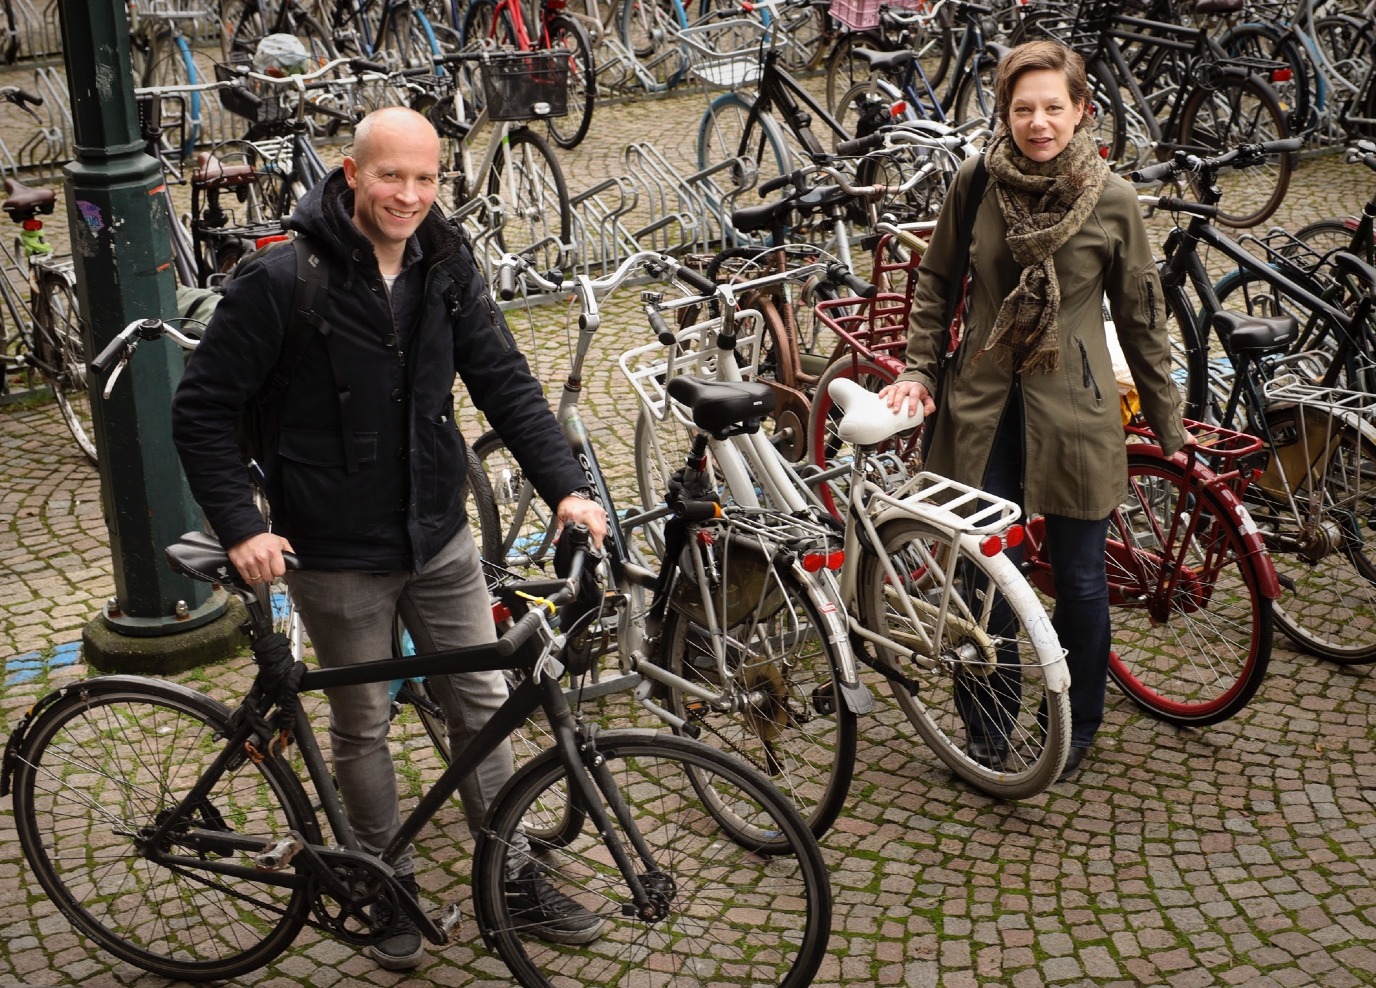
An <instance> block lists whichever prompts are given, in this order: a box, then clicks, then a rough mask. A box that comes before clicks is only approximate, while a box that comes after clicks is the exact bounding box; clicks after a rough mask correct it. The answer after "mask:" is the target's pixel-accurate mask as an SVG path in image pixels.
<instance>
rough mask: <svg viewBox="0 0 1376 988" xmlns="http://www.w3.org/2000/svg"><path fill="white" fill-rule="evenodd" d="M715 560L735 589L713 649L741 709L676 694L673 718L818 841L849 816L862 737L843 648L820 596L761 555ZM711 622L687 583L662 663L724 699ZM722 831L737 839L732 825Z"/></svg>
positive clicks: (729, 554)
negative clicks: (778, 801)
mask: <svg viewBox="0 0 1376 988" xmlns="http://www.w3.org/2000/svg"><path fill="white" fill-rule="evenodd" d="M717 550H718V553H719V555H717V557H716V559H717V560H718V562H719V568H720V571H719V572H717V571H712V572H713V573H714V576H716V577H719V578H720V579H721V581H722V585H723V586H729V587H731V588H732V590H731V599H730V600H728V601H727V603H726V605H725V613H722V610H723V609H722V607H721V606H717V607H716V611H717V618H718V623H719V624H720V626H721V630H722V631H723V632H724V634H725V638H724V639H723V638H718V639H717V640H718V641H724V642H725V647H726V649H727V652H728V654H727V656H726V662H727V669H728V674H729V675H731V676H732V677H733V680H732V681H733V683H734V684H735V686H734V688H732V689H727V690H726V692H727V693H728V694H734V697H735V698H736V699H739V700H742V701H743V704H742V709H737V710H734V711H732V712H723V711H720V710H717V709H714V707H713V706H712V704H711V703H710V702H709V701H705V700H700V699H697V698H695V697H690V696H688V695H686V694H685V693H684V692H683V691H681V690H678V689H673V690H671V692H670V695H669V708H670V709H671V710H672V711H673V713H674V714H675V715H677V716H678V717H680V718H682V719H683V720H684V721H686V722H687V723H688V724H689V725H691V727H692V729H693V730H694V731H696V732H698V733H694V734H693V735H692V736H693V737H696V738H697V739H698V740H700V741H702V742H704V743H706V744H709V745H710V746H711V747H714V748H717V749H719V750H721V751H722V752H723V753H725V754H727V755H731V756H733V757H735V758H739V759H742V760H743V761H745V762H746V763H748V764H749V765H750V766H751V767H753V768H754V769H755V770H756V771H759V772H762V773H764V774H765V775H767V776H768V777H769V778H770V780H771V781H772V782H773V783H774V784H775V785H776V786H778V787H779V789H780V791H782V792H783V793H784V795H785V796H786V797H787V798H788V799H789V800H790V801H791V802H792V803H793V805H794V806H796V807H797V808H798V810H799V812H800V813H802V815H803V818H804V819H805V820H806V821H807V825H808V827H809V828H810V829H811V830H812V832H813V834H815V835H816V836H817V837H819V838H820V837H821V836H822V835H823V834H825V833H826V832H827V829H828V828H830V826H831V825H832V823H833V822H835V820H836V817H837V815H838V814H839V813H840V812H841V810H842V809H843V808H844V806H845V802H846V797H847V795H848V794H849V792H850V782H851V778H852V776H853V774H854V771H855V747H856V735H857V726H856V716H855V713H854V711H852V710H851V709H850V708H849V707H848V706H847V705H846V701H845V698H844V697H843V696H842V694H841V687H840V681H841V675H840V661H841V660H840V658H838V656H837V654H836V650H837V648H838V645H837V644H836V643H835V642H833V641H832V640H830V639H829V638H828V624H827V623H825V620H824V617H823V615H822V612H821V607H820V606H819V602H818V601H819V598H818V597H817V596H815V594H820V593H821V592H820V591H812V590H809V588H808V587H807V586H806V585H805V584H804V583H803V581H802V579H801V578H800V577H799V576H798V574H797V572H796V571H794V570H793V569H791V568H786V567H785V565H783V564H781V563H780V562H779V561H777V560H775V561H771V560H766V559H765V558H764V557H763V555H762V554H760V553H759V551H758V549H753V548H745V547H743V546H740V545H729V544H728V545H723V544H722V543H720V542H719V543H718V545H717ZM709 565H710V563H709ZM685 576H686V574H685ZM770 583H772V584H773V586H772V587H771V586H770ZM757 590H758V592H757ZM741 598H744V600H745V601H749V602H751V603H754V602H758V603H757V604H756V606H753V607H752V606H751V603H738V601H739V600H740V599H741ZM824 599H825V600H826V601H827V603H828V604H830V598H824ZM713 603H714V604H716V605H720V603H721V601H720V600H717V601H714V602H713ZM733 609H735V610H739V611H740V612H741V613H739V614H737V613H735V610H733ZM693 612H704V613H701V614H699V615H698V616H696V617H695V616H694V613H693ZM705 618H706V614H705V604H704V602H703V601H702V600H701V598H700V596H699V595H698V593H697V589H696V587H692V586H690V585H689V584H688V583H687V582H685V581H684V580H682V579H681V580H680V583H679V586H677V587H676V588H675V589H674V591H673V597H672V598H671V601H670V604H669V608H668V611H667V613H666V614H665V616H664V630H663V638H662V641H663V649H664V651H663V662H664V666H665V668H666V669H667V670H668V671H669V672H670V673H671V674H673V675H675V676H678V677H679V678H681V679H685V680H687V681H688V682H690V683H696V684H697V685H699V686H700V687H702V688H703V689H706V690H708V691H711V692H716V693H720V692H721V691H722V690H723V682H722V680H721V678H720V672H719V670H718V668H717V665H716V658H715V656H714V655H713V644H712V636H711V633H710V632H709V630H708V628H707V625H706V624H705ZM733 618H734V620H733ZM714 815H717V814H714ZM722 823H723V826H725V827H726V829H727V830H731V829H732V826H731V823H730V821H729V820H728V819H725V818H723V820H722ZM777 850H778V851H779V852H782V851H784V850H785V849H784V848H778V849H777Z"/></svg>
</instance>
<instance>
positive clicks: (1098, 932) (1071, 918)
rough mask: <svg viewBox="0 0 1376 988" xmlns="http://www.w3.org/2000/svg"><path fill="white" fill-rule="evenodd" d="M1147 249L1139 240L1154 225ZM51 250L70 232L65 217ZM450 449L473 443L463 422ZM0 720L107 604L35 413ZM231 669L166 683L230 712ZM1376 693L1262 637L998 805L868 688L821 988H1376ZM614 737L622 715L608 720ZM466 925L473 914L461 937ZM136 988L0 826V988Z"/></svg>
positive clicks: (337, 951) (39, 413)
mask: <svg viewBox="0 0 1376 988" xmlns="http://www.w3.org/2000/svg"><path fill="white" fill-rule="evenodd" d="M703 104H704V100H703V96H702V95H701V94H689V95H686V96H683V97H678V98H675V99H671V100H662V101H643V102H639V103H628V104H621V105H617V106H613V107H606V108H599V111H598V116H597V118H596V120H595V122H594V130H593V133H592V135H591V137H590V139H589V142H588V143H587V144H586V145H585V146H584V147H583V148H581V149H579V150H578V151H577V152H575V153H572V154H569V155H567V156H566V157H565V158H564V161H565V164H566V170H567V171H568V173H569V175H570V186H571V188H573V189H574V190H578V189H580V188H586V187H588V186H590V185H591V184H592V183H593V182H594V181H597V180H600V179H602V178H605V177H607V176H608V175H613V174H618V173H620V172H621V170H622V166H621V153H622V149H623V148H624V147H625V145H626V144H627V143H628V142H629V141H631V140H643V139H649V140H651V141H653V142H654V143H655V144H656V146H658V147H660V148H661V150H663V151H664V152H665V154H666V155H667V156H669V157H670V159H671V160H673V161H676V162H678V163H680V164H685V165H686V164H687V163H688V162H689V161H690V160H691V157H692V153H693V142H694V139H695V133H696V121H697V119H698V116H699V115H700V113H701V110H702V107H703ZM1371 185H1372V176H1371V175H1370V174H1369V173H1367V172H1365V171H1358V170H1356V169H1352V168H1345V167H1344V166H1342V165H1341V163H1340V162H1339V161H1337V160H1336V159H1334V158H1332V157H1329V158H1324V159H1318V160H1315V161H1311V162H1307V163H1306V164H1305V165H1304V166H1303V167H1302V168H1301V170H1300V171H1299V172H1298V174H1297V175H1296V178H1295V182H1294V185H1293V186H1292V191H1291V196H1290V199H1289V200H1288V201H1287V203H1286V204H1285V207H1284V209H1283V211H1282V213H1281V214H1280V215H1279V216H1278V217H1277V218H1276V222H1279V223H1283V224H1287V225H1289V226H1290V227H1291V228H1292V229H1293V228H1295V227H1297V226H1299V225H1302V224H1303V223H1305V222H1308V221H1310V220H1312V219H1317V218H1320V217H1326V216H1331V215H1339V214H1342V213H1347V212H1351V211H1353V210H1355V209H1357V208H1359V207H1360V205H1361V203H1362V202H1363V201H1364V200H1365V199H1366V197H1367V195H1368V194H1369V192H1370V188H1371ZM1158 224H1159V221H1158ZM53 226H54V229H55V230H63V229H65V227H64V226H63V225H62V221H61V219H60V218H59V219H58V220H57V222H55V223H54V224H53ZM632 303H633V293H632V298H631V300H630V301H623V302H622V303H621V304H620V305H618V306H615V307H614V308H613V312H614V313H615V315H614V316H613V317H612V318H608V319H607V320H606V322H605V324H604V325H606V327H607V328H606V331H605V333H604V336H603V338H602V340H603V342H602V349H601V353H600V355H599V356H600V359H598V360H594V361H593V363H595V364H596V365H597V369H596V370H595V371H593V372H591V373H590V374H589V375H588V380H587V382H586V383H587V392H586V399H585V402H586V404H585V409H586V411H587V412H588V414H589V416H590V418H591V419H592V420H593V423H594V425H595V433H594V437H595V440H596V441H597V442H598V443H599V444H600V450H601V453H602V456H603V459H604V462H605V463H606V464H607V465H619V468H618V475H619V476H622V477H625V475H626V473H627V471H628V469H629V448H630V435H629V434H630V432H631V428H630V424H629V423H630V422H631V421H633V408H634V405H633V402H632V399H631V397H630V395H629V394H628V393H627V391H626V389H625V387H624V385H623V384H621V383H620V381H619V378H618V375H617V374H616V372H615V370H614V361H613V358H614V357H615V355H617V354H618V353H619V352H620V351H621V350H622V349H624V348H626V347H629V346H632V345H635V344H637V343H640V342H642V341H643V340H644V339H645V338H646V337H645V336H644V331H643V328H642V327H643V318H638V317H637V316H636V312H637V309H636V307H635V306H634V305H633V304H632ZM511 321H512V325H513V329H514V330H515V332H516V334H517V337H518V339H521V340H523V341H529V342H527V344H526V345H528V346H531V347H532V348H533V349H534V350H535V351H536V361H535V362H536V364H537V366H538V368H539V370H540V372H541V375H542V377H543V379H544V380H545V381H546V382H547V383H548V384H549V386H550V390H551V393H554V392H555V391H556V390H557V387H558V383H559V381H560V380H561V379H562V375H563V373H564V371H565V369H566V367H567V349H566V340H567V338H566V335H565V332H564V322H563V319H562V317H561V314H560V313H559V312H558V310H557V309H551V308H545V309H540V310H536V311H535V312H534V314H533V316H532V318H531V319H529V320H528V319H526V318H525V317H524V316H523V315H522V314H521V313H519V312H518V313H513V314H512V316H511ZM468 433H469V436H470V438H473V436H474V435H475V434H476V432H475V430H474V428H473V424H472V423H471V421H470V422H469V429H468ZM0 470H2V471H3V475H2V476H3V479H2V480H0V656H2V657H4V676H5V679H4V685H3V691H0V719H3V722H4V724H5V726H6V729H7V730H8V729H9V728H10V727H12V726H13V725H14V723H15V722H16V721H17V720H18V718H19V717H20V715H21V714H22V712H23V711H24V709H26V708H27V707H28V706H29V704H30V703H31V702H32V701H33V700H34V699H35V698H36V697H38V696H40V695H42V694H43V693H45V692H47V691H48V690H50V689H52V688H54V687H56V686H60V685H63V684H67V683H71V682H73V681H75V680H77V679H80V678H82V677H83V676H85V675H87V672H88V671H87V668H86V666H85V665H84V664H83V662H82V661H81V657H80V655H79V653H78V651H77V650H76V649H75V648H73V647H72V644H71V643H73V642H76V641H78V640H79V638H80V632H81V628H82V626H83V625H84V624H85V623H86V622H87V621H88V620H90V619H91V618H92V616H93V615H95V614H96V613H97V612H98V609H99V605H100V602H101V601H103V600H104V599H105V598H106V597H107V596H108V595H109V594H110V593H111V592H112V589H113V580H112V577H111V573H110V566H111V563H110V555H109V550H108V542H107V536H106V531H105V526H104V524H103V521H102V517H101V509H100V504H99V487H98V481H97V476H96V472H95V470H94V469H93V468H92V467H91V466H89V464H87V463H86V461H85V460H84V459H83V458H82V457H81V456H80V454H79V453H78V452H77V451H76V449H75V447H74V445H73V444H72V442H71V440H70V438H69V436H68V435H67V434H66V433H65V431H64V429H63V427H62V425H61V423H60V420H59V419H58V416H57V414H56V411H55V409H54V408H53V406H52V405H51V404H43V403H27V404H26V403H17V404H9V405H5V406H3V407H0ZM247 672H248V663H247V661H246V660H244V659H242V658H238V659H233V660H230V661H226V662H225V663H223V664H218V665H214V666H210V667H206V668H203V669H200V670H196V671H194V672H192V673H188V674H186V675H185V676H183V677H179V678H181V679H183V680H185V681H187V682H191V683H193V684H195V685H196V686H197V687H198V688H202V689H205V690H207V691H208V692H210V693H212V694H214V695H216V696H218V697H221V698H223V699H227V700H233V699H234V698H236V697H238V696H239V695H240V694H241V693H242V690H243V689H244V687H245V685H246V683H247ZM1373 676H1376V671H1373V670H1370V669H1365V668H1355V669H1342V668H1336V667H1333V666H1330V665H1326V664H1324V663H1322V662H1320V661H1318V660H1316V659H1314V658H1312V657H1309V656H1306V655H1303V654H1300V653H1297V652H1295V651H1292V650H1291V649H1290V648H1289V646H1288V643H1287V642H1286V640H1285V639H1284V638H1283V637H1282V636H1280V635H1279V634H1278V635H1277V647H1276V650H1275V655H1274V657H1273V660H1272V663H1271V670H1270V674H1269V676H1268V678H1267V680H1266V682H1265V683H1264V684H1263V686H1262V687H1261V689H1260V691H1259V692H1258V694H1257V696H1256V698H1255V699H1254V700H1253V702H1252V704H1251V705H1250V706H1249V707H1248V708H1247V709H1246V710H1245V711H1243V712H1242V713H1241V714H1240V715H1239V716H1238V717H1236V718H1235V719H1233V720H1231V721H1229V722H1228V723H1225V724H1221V725H1218V726H1216V727H1213V728H1210V729H1208V730H1205V731H1189V730H1178V729H1175V728H1172V727H1169V726H1166V725H1163V724H1160V723H1158V722H1156V721H1154V720H1152V719H1150V718H1149V717H1146V716H1144V715H1142V714H1140V713H1138V712H1137V710H1136V709H1135V708H1134V707H1133V706H1132V705H1131V704H1130V703H1129V702H1128V701H1127V699H1126V698H1124V697H1123V696H1122V695H1121V694H1119V693H1117V692H1116V691H1114V690H1112V689H1111V690H1110V696H1109V705H1108V714H1107V720H1106V723H1105V726H1104V729H1103V732H1102V733H1101V735H1100V738H1099V740H1098V743H1097V746H1096V748H1095V750H1094V752H1093V754H1092V757H1091V759H1090V761H1089V762H1088V763H1087V765H1086V767H1085V768H1084V770H1082V772H1081V774H1080V776H1079V777H1078V778H1077V779H1076V780H1075V781H1073V782H1071V783H1066V784H1059V785H1056V786H1053V787H1052V788H1051V789H1050V790H1049V791H1047V792H1046V793H1044V794H1042V795H1040V796H1039V797H1037V798H1034V799H1029V800H1026V801H1023V802H1020V803H1000V802H996V801H993V800H990V799H987V798H984V797H982V796H979V795H976V794H974V793H972V792H970V791H969V790H967V789H965V788H964V787H962V786H960V785H959V784H957V783H955V782H954V781H953V780H952V779H951V778H950V776H949V774H948V773H947V772H946V771H945V770H944V769H942V768H941V767H940V766H939V764H938V763H937V761H936V759H935V757H934V756H932V755H931V753H930V752H929V751H928V750H927V749H926V748H925V747H924V746H923V745H922V743H921V742H920V740H919V739H918V738H917V737H916V736H915V735H914V733H913V732H912V731H911V729H910V728H909V727H908V725H907V722H906V721H905V720H904V718H903V716H902V714H901V713H900V712H899V710H898V708H897V707H896V705H894V704H893V703H892V701H890V700H889V699H887V693H886V691H885V689H884V687H883V686H882V684H881V683H879V682H871V686H872V688H873V689H874V690H875V692H876V696H877V697H878V698H879V703H878V707H877V710H876V713H875V714H874V715H873V716H872V717H870V718H868V719H867V720H865V721H864V722H863V723H862V735H861V745H860V752H859V760H860V764H859V766H858V768H857V773H856V779H855V782H854V785H853V787H852V790H851V797H850V803H849V809H848V811H847V812H846V813H845V814H844V815H843V816H842V818H841V819H840V821H839V822H838V824H837V826H836V828H835V830H834V831H833V832H832V833H831V834H829V835H828V836H827V838H826V839H825V840H824V842H823V845H824V850H825V853H826V856H827V860H828V863H829V864H830V866H831V869H832V881H833V887H834V892H835V896H836V913H835V921H834V929H833V936H832V940H831V952H830V956H829V958H828V960H827V962H826V964H825V965H824V967H823V969H822V971H821V973H820V975H819V977H818V979H817V984H819V985H826V986H829V985H842V984H844V985H871V984H878V985H904V986H914V988H916V986H934V985H943V986H966V985H969V986H974V985H1013V986H1017V988H1033V986H1041V985H1170V986H1174V988H1195V986H1207V985H1280V986H1302V985H1323V986H1332V988H1341V986H1348V985H1360V984H1371V983H1373V980H1374V979H1376V974H1373V972H1376V946H1373V944H1376V891H1374V890H1373V878H1374V877H1376V850H1373V845H1376V805H1374V804H1376V716H1373V714H1376V679H1373ZM606 714H607V720H608V721H616V720H617V719H618V718H620V717H621V716H622V714H621V712H619V711H618V709H616V708H615V707H612V708H609V709H608V711H607V712H606ZM398 744H399V745H400V746H401V749H402V751H403V755H402V757H403V759H404V760H405V762H406V764H407V765H409V766H410V767H412V768H414V769H415V771H414V772H410V773H409V774H408V776H407V777H408V778H412V779H414V778H421V779H427V778H433V777H434V773H435V771H436V763H435V759H434V756H433V753H432V752H431V751H430V750H429V748H428V745H427V744H426V742H425V741H424V737H423V735H421V734H420V733H419V730H418V728H417V727H416V726H415V725H414V724H402V725H400V726H399V728H398ZM437 822H438V826H437V827H436V828H435V829H433V830H431V831H429V832H427V833H426V834H424V835H423V836H422V839H421V842H420V849H421V852H422V854H423V856H424V858H425V861H424V863H423V864H422V866H421V867H422V869H423V870H422V872H421V885H422V888H423V890H424V891H425V892H426V894H427V895H428V896H430V897H431V898H432V899H433V900H434V901H435V902H436V903H438V902H439V901H441V900H444V899H449V898H458V899H461V900H462V899H467V897H468V892H467V873H468V863H467V853H468V852H467V844H468V839H467V834H466V832H465V830H464V828H463V825H462V821H461V817H460V815H459V813H458V811H457V808H450V809H449V810H447V811H446V812H445V813H444V814H442V815H441V817H440V819H439V820H438V821H437ZM467 915H469V916H471V911H467ZM15 983H19V984H25V985H74V984H81V985H83V986H87V988H109V986H115V985H140V986H142V985H155V984H161V983H163V982H162V981H161V980H160V979H157V978H153V977H151V976H147V975H141V974H140V972H138V971H137V970H136V969H134V968H131V967H128V966H126V965H123V964H120V963H115V962H113V961H112V960H111V959H110V958H109V957H108V956H107V955H105V954H103V953H101V952H100V951H99V950H97V949H95V948H94V947H92V945H91V944H89V943H88V942H86V941H85V940H83V939H81V938H80V937H79V936H78V935H77V934H75V933H74V932H73V931H72V930H71V928H70V927H69V925H68V924H67V922H66V921H65V920H64V919H63V918H62V917H61V915H60V914H59V913H58V912H57V910H56V908H55V907H54V906H53V905H52V904H51V903H49V902H48V901H47V899H46V898H45V897H44V895H43V894H42V892H41V891H40V890H39V888H38V887H37V885H36V883H35V882H34V881H33V879H32V877H31V875H30V874H29V872H28V869H27V865H26V864H25V863H24V862H23V860H22V857H21V854H20V851H19V848H18V844H17V842H16V839H15V829H14V821H13V817H12V812H11V806H10V802H9V800H4V801H2V802H0V986H4V985H10V984H15ZM243 983H244V984H254V985H260V986H274V988H275V986H288V985H293V986H294V985H301V984H308V985H315V986H321V988H326V986H332V985H353V984H362V985H380V986H392V985H411V984H416V985H419V984H443V985H455V986H465V985H474V986H477V985H482V986H488V985H504V984H509V983H510V978H509V976H508V975H507V973H506V971H505V969H504V967H503V965H502V964H501V962H500V960H499V959H497V958H496V957H495V956H493V955H491V954H489V953H488V952H487V951H486V950H485V949H483V947H482V946H481V943H480V940H479V938H478V936H477V934H476V931H475V930H474V929H473V927H472V922H471V919H470V920H469V923H468V925H467V926H466V927H465V928H464V929H463V930H461V931H460V933H459V936H458V937H457V941H456V942H455V943H454V944H452V945H450V946H449V947H447V948H444V949H442V950H440V949H432V950H430V952H429V953H428V955H427V957H426V960H425V962H424V964H423V966H422V967H421V968H420V969H419V970H418V971H416V972H414V973H411V974H393V973H387V972H384V971H381V970H379V969H377V968H376V967H375V966H374V965H373V964H372V963H371V962H370V961H368V960H367V959H365V958H363V957H361V956H360V955H358V954H357V953H355V952H354V951H353V950H352V949H350V948H348V947H345V946H342V945H340V944H337V943H335V942H333V941H330V940H327V939H324V938H322V937H320V936H318V935H316V934H313V933H310V932H307V933H306V934H303V935H302V937H301V938H300V939H299V940H298V942H297V944H296V945H295V946H294V947H293V948H292V949H291V950H290V951H289V952H288V953H286V954H284V955H283V956H282V957H281V958H280V959H279V960H278V961H277V962H276V963H274V964H273V965H272V966H271V967H270V968H269V969H266V970H263V971H261V972H258V973H257V974H255V975H253V976H250V977H247V978H245V979H243Z"/></svg>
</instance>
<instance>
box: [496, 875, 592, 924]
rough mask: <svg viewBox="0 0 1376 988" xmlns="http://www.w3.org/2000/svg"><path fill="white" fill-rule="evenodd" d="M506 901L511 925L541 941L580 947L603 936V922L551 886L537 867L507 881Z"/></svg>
mask: <svg viewBox="0 0 1376 988" xmlns="http://www.w3.org/2000/svg"><path fill="white" fill-rule="evenodd" d="M506 901H507V905H508V906H509V907H510V908H511V919H512V922H513V924H514V925H516V926H517V927H519V928H520V929H521V930H523V931H524V930H528V931H530V932H531V933H533V934H535V936H537V937H539V938H540V939H541V940H548V941H550V942H551V943H570V944H583V943H592V942H593V941H594V940H596V939H597V938H598V937H599V936H601V935H602V920H601V919H599V918H598V917H597V916H595V915H593V914H592V913H590V912H588V910H586V909H584V908H583V907H582V906H580V905H579V904H578V903H576V902H574V901H573V900H572V899H570V898H569V897H568V896H566V895H565V894H564V893H563V892H560V891H559V890H558V889H556V888H555V887H554V886H553V885H551V884H550V883H549V879H548V878H546V877H545V872H544V870H543V869H541V868H539V867H537V866H536V865H533V864H531V865H527V866H526V867H525V868H524V869H523V870H522V871H521V873H520V874H519V875H518V876H517V877H515V878H509V879H507V883H506Z"/></svg>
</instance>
